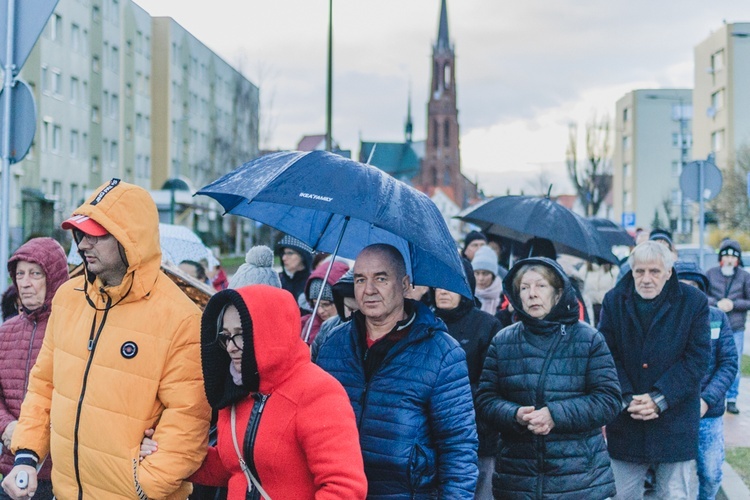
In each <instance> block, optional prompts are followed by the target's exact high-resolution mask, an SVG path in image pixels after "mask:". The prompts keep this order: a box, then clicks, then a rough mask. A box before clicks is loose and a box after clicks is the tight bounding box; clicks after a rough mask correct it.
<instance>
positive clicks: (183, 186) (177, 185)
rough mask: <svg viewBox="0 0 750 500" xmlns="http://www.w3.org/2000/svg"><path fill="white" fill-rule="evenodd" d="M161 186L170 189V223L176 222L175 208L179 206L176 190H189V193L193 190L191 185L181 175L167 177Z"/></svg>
mask: <svg viewBox="0 0 750 500" xmlns="http://www.w3.org/2000/svg"><path fill="white" fill-rule="evenodd" d="M161 188H162V189H163V190H169V223H170V224H174V214H175V209H176V208H177V203H176V201H175V197H174V193H175V191H187V192H188V193H191V192H192V190H191V189H190V185H188V183H187V182H185V181H184V180H183V179H180V178H179V177H173V178H172V179H167V181H166V182H165V183H164V185H163V186H162V187H161Z"/></svg>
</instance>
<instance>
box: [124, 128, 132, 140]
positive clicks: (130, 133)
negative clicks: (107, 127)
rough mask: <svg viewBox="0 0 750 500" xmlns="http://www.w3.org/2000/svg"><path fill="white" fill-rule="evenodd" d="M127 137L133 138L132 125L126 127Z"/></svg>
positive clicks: (127, 138) (128, 138)
mask: <svg viewBox="0 0 750 500" xmlns="http://www.w3.org/2000/svg"><path fill="white" fill-rule="evenodd" d="M125 139H126V140H128V141H130V140H133V127H131V126H130V125H128V126H127V127H125Z"/></svg>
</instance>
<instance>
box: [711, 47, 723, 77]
mask: <svg viewBox="0 0 750 500" xmlns="http://www.w3.org/2000/svg"><path fill="white" fill-rule="evenodd" d="M723 69H724V49H721V50H719V51H717V52H714V53H713V54H711V73H718V72H719V71H721V70H723Z"/></svg>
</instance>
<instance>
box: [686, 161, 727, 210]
mask: <svg viewBox="0 0 750 500" xmlns="http://www.w3.org/2000/svg"><path fill="white" fill-rule="evenodd" d="M701 167H702V170H703V199H704V200H706V201H710V200H713V199H714V198H716V197H717V196H718V195H719V191H721V185H722V178H721V171H720V170H719V168H718V167H717V166H716V165H714V164H713V163H712V162H709V161H691V162H690V163H688V164H687V165H685V167H684V168H683V169H682V174H680V189H681V190H682V196H684V197H685V198H688V199H690V200H693V201H700V199H701V196H700V194H701V193H700V189H701V188H700V186H701V179H700V173H701Z"/></svg>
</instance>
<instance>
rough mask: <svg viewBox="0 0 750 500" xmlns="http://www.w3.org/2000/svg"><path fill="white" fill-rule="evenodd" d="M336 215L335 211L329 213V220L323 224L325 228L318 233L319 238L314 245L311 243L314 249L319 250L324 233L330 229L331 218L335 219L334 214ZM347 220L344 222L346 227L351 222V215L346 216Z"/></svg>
mask: <svg viewBox="0 0 750 500" xmlns="http://www.w3.org/2000/svg"><path fill="white" fill-rule="evenodd" d="M334 215H335V214H334V213H333V212H331V213H330V214H328V220H326V223H325V226H323V229H321V231H320V233H319V234H318V239H317V240H315V243H314V244H313V245H311V246H312V249H313V250H317V249H318V245H319V244H320V240H321V239H323V235H324V234H325V232H326V231H328V226H330V225H331V220H333V216H334ZM345 221H346V222H344V228H346V224H347V223H348V222H349V216H348V215H347V216H346V218H345Z"/></svg>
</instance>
